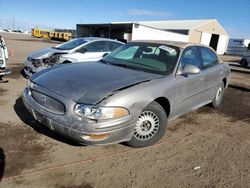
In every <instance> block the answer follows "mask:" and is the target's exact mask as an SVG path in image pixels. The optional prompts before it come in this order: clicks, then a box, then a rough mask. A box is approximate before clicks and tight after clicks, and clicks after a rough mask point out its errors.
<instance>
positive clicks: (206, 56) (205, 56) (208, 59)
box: [200, 47, 218, 68]
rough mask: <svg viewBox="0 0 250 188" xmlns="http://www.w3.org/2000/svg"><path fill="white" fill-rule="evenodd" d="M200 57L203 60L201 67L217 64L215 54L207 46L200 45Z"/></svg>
mask: <svg viewBox="0 0 250 188" xmlns="http://www.w3.org/2000/svg"><path fill="white" fill-rule="evenodd" d="M200 51H201V57H202V61H203V68H207V67H212V66H214V65H216V64H218V59H217V56H216V54H215V53H214V52H213V51H212V50H210V49H209V48H205V47H200Z"/></svg>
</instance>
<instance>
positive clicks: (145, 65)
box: [128, 61, 159, 70]
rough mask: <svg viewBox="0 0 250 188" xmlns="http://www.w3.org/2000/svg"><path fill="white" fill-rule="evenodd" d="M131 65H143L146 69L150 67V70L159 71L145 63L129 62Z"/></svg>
mask: <svg viewBox="0 0 250 188" xmlns="http://www.w3.org/2000/svg"><path fill="white" fill-rule="evenodd" d="M128 62H129V63H133V64H135V65H136V64H137V65H142V66H144V67H149V68H152V69H154V70H159V69H157V68H155V67H153V66H151V65H147V64H143V63H138V62H134V61H128Z"/></svg>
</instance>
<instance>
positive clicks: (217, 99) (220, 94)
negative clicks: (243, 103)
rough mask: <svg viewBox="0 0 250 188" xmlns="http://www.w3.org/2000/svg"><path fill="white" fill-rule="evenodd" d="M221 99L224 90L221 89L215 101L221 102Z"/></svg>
mask: <svg viewBox="0 0 250 188" xmlns="http://www.w3.org/2000/svg"><path fill="white" fill-rule="evenodd" d="M221 97H222V88H221V87H219V89H218V90H217V92H216V96H215V100H216V101H220V99H221Z"/></svg>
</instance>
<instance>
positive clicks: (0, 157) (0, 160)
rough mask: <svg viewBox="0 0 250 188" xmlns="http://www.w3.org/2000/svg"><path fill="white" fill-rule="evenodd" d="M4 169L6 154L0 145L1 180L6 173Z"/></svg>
mask: <svg viewBox="0 0 250 188" xmlns="http://www.w3.org/2000/svg"><path fill="white" fill-rule="evenodd" d="M4 169H5V155H4V151H3V149H2V148H1V147H0V182H1V180H2V177H3V175H4Z"/></svg>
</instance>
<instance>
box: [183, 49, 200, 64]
mask: <svg viewBox="0 0 250 188" xmlns="http://www.w3.org/2000/svg"><path fill="white" fill-rule="evenodd" d="M186 64H190V65H195V66H197V67H199V68H201V67H202V65H201V61H200V55H199V51H198V49H197V48H196V47H191V48H188V49H187V50H185V51H184V52H183V55H182V58H181V67H182V68H183V67H184V66H185V65H186Z"/></svg>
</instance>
